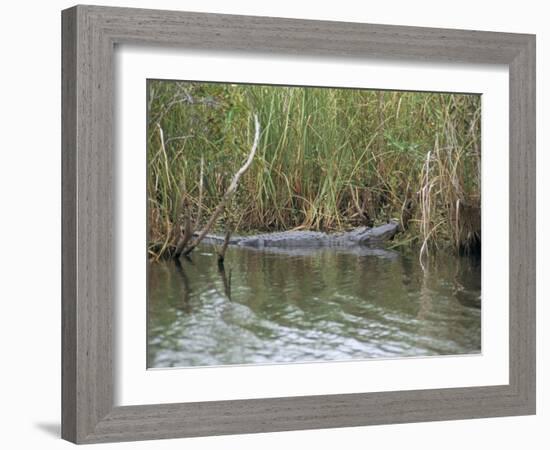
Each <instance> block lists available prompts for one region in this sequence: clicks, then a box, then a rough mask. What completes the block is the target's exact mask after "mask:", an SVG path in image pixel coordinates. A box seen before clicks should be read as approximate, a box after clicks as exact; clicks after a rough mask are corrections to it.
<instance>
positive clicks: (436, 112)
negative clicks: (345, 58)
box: [147, 80, 481, 254]
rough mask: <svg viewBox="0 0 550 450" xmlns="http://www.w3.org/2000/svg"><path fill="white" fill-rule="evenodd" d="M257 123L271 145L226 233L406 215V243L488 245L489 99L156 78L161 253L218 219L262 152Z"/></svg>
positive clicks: (151, 149)
mask: <svg viewBox="0 0 550 450" xmlns="http://www.w3.org/2000/svg"><path fill="white" fill-rule="evenodd" d="M253 114H257V115H258V117H259V121H260V125H261V138H260V145H259V148H258V151H257V154H256V157H255V159H254V161H253V163H252V166H251V167H250V169H249V170H248V171H247V172H246V173H245V174H244V176H243V177H242V179H241V181H240V183H239V186H238V189H237V192H236V194H235V196H234V198H233V199H232V201H231V204H230V205H229V207H228V214H226V215H225V217H224V218H223V219H222V220H220V221H219V223H218V228H219V229H220V230H222V229H223V228H224V221H228V220H229V221H231V223H232V225H233V227H234V228H235V230H236V231H237V232H240V233H246V232H252V231H264V232H265V231H280V230H289V229H295V228H303V229H311V230H322V231H336V230H342V229H347V228H350V227H354V226H358V225H365V224H366V225H371V226H372V225H376V224H378V223H382V222H385V221H387V220H389V219H390V218H396V219H398V220H399V221H400V222H401V225H402V232H401V233H400V234H399V235H398V236H397V237H396V239H395V240H394V242H393V245H394V246H407V247H411V248H413V249H415V248H418V249H419V251H421V253H422V254H429V252H431V251H434V249H436V248H451V249H454V250H456V251H472V250H476V249H479V243H480V229H481V225H480V193H481V191H480V187H481V183H480V181H481V180H480V165H481V159H480V146H481V121H480V118H481V100H480V97H479V96H478V95H460V94H440V93H418V92H393V91H386V92H383V91H372V90H357V89H327V88H301V87H281V86H260V85H233V84H221V83H220V84H215V83H195V82H193V83H191V82H172V81H160V80H153V81H149V82H148V121H147V126H148V134H147V139H148V141H147V157H148V159H147V161H148V175H147V192H148V215H149V217H148V220H149V242H150V244H155V245H156V248H157V249H158V248H159V246H158V243H163V244H164V246H160V248H161V249H162V248H163V247H166V245H168V244H169V243H170V242H172V241H173V239H174V236H175V234H177V231H176V229H177V224H178V223H179V222H180V216H181V215H182V214H184V213H187V214H189V215H191V216H192V218H193V220H195V221H197V216H198V215H199V209H201V210H202V213H201V218H202V219H201V220H202V221H205V220H207V219H208V217H209V215H210V214H211V213H212V211H213V210H214V209H215V207H216V206H217V204H218V203H219V202H220V200H221V198H222V197H223V194H224V192H225V190H226V189H227V187H228V185H229V183H230V180H231V178H232V176H233V175H234V174H235V172H236V171H237V170H238V169H239V167H240V166H241V165H242V164H243V161H244V160H245V158H246V156H247V154H248V152H249V150H250V147H251V145H252V141H253V138H254V123H253V118H252V117H253ZM201 159H202V160H203V161H204V163H203V177H202V184H203V193H202V196H201V195H199V193H200V191H201V189H200V184H201V176H200V173H201V169H200V168H201ZM182 198H185V199H186V202H187V204H188V205H189V206H188V208H187V211H182V208H181V207H180V205H181V203H182ZM199 205H200V206H199ZM201 220H198V221H201ZM157 252H158V250H157Z"/></svg>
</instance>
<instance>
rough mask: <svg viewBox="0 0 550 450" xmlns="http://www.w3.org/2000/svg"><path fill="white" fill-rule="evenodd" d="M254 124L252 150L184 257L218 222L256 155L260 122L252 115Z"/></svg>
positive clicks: (184, 252) (185, 251)
mask: <svg viewBox="0 0 550 450" xmlns="http://www.w3.org/2000/svg"><path fill="white" fill-rule="evenodd" d="M254 124H255V127H256V132H255V134H254V143H253V144H252V148H251V149H250V153H249V154H248V158H247V159H246V162H245V163H244V165H243V166H242V167H241V168H240V169H239V170H238V171H237V173H236V174H235V175H234V176H233V179H232V180H231V184H230V185H229V187H228V188H227V191H225V194H224V195H223V198H222V199H221V201H220V203H219V204H218V206H217V207H216V209H215V210H214V213H213V214H212V216H211V217H210V220H208V222H207V224H206V225H205V226H204V228H203V229H202V230H201V232H200V233H199V235H198V236H197V238H196V239H195V240H194V241H193V242H192V243H191V244H190V245H189V247H187V249H185V250H184V251H183V254H184V255H189V254H190V253H191V252H192V251H193V250H194V249H195V247H196V246H197V245H199V244H200V242H201V241H202V240H203V239H204V237H205V236H206V235H207V234H208V232H209V231H210V228H212V227H213V226H214V223H216V220H218V217H219V216H220V214H221V213H222V212H223V211H224V209H225V206H226V205H227V202H228V201H229V199H230V198H231V197H232V196H233V194H234V193H235V191H236V190H237V184H238V183H239V180H240V178H241V177H242V175H243V174H244V173H245V172H246V171H247V170H248V168H249V167H250V165H251V164H252V160H253V159H254V155H255V154H256V149H257V148H258V143H259V141H260V122H259V121H258V116H257V115H256V114H254Z"/></svg>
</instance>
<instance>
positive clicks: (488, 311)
mask: <svg viewBox="0 0 550 450" xmlns="http://www.w3.org/2000/svg"><path fill="white" fill-rule="evenodd" d="M115 66H116V69H115V71H116V76H115V79H116V83H117V84H116V88H115V92H116V93H117V94H116V104H115V111H116V116H115V117H116V123H115V129H116V130H117V131H116V132H115V135H116V137H117V138H116V139H117V141H116V152H117V163H116V167H117V172H116V175H117V181H118V184H117V187H118V191H117V192H118V193H117V195H116V197H117V202H118V204H119V208H120V209H119V211H120V213H119V216H118V223H117V228H116V233H115V239H116V243H117V249H116V254H117V261H118V268H117V273H118V275H119V278H118V283H117V290H116V297H115V298H116V305H117V306H116V311H117V312H116V317H115V355H114V361H115V374H116V382H115V403H116V404H118V405H139V404H145V403H172V402H192V401H208V400H233V399H243V398H262V397H263V398H265V397H284V396H295V395H320V394H337V393H354V392H377V391H387V390H412V389H430V388H443V387H464V386H483V385H498V384H507V383H508V343H509V341H508V324H509V318H508V284H507V283H502V282H501V280H502V279H507V277H508V226H507V225H508V217H509V215H508V211H509V207H508V191H507V189H506V188H505V187H506V186H507V183H508V140H509V135H508V90H509V86H508V70H507V68H505V67H504V66H481V65H475V66H474V65H456V64H454V65H451V64H437V65H436V64H429V65H428V64H412V63H407V64H406V63H400V64H395V63H394V62H388V61H376V60H361V61H360V62H358V61H349V60H348V61H341V60H340V61H338V63H336V64H335V63H334V62H331V61H327V60H324V61H321V60H319V59H316V60H308V61H297V60H296V59H295V58H292V59H289V58H284V57H273V56H265V55H264V56H258V55H255V56H249V57H245V56H242V55H241V56H237V55H235V54H232V55H227V54H220V53H217V54H212V53H210V54H204V53H201V54H200V55H197V54H196V52H184V51H181V50H180V51H175V50H164V51H159V49H158V48H150V47H148V48H144V47H128V46H126V47H125V46H122V47H119V48H118V49H117V56H116V59H115ZM219 67H223V68H224V69H223V71H222V72H220V71H219ZM147 78H164V79H190V80H210V81H241V82H248V83H259V82H260V83H270V84H283V83H288V84H292V85H305V84H311V83H315V84H318V85H320V86H354V87H369V88H388V89H406V90H423V91H426V90H430V89H431V90H435V91H453V90H455V91H456V92H472V93H474V92H475V93H482V99H481V102H482V111H483V120H482V128H481V136H482V142H481V148H482V149H483V164H482V178H483V182H482V183H483V185H482V195H481V196H482V206H481V210H482V226H483V229H482V235H483V236H484V238H483V242H482V253H483V255H484V256H483V261H482V268H481V272H482V274H483V277H482V292H483V311H482V319H483V320H482V338H481V341H482V355H479V354H478V355H459V356H447V357H445V358H442V357H424V358H397V359H393V360H390V359H370V360H368V359H367V360H363V361H360V360H355V361H347V362H345V363H343V362H324V363H319V362H317V363H315V362H314V363H311V362H310V363H302V364H271V365H247V366H246V365H243V366H225V367H217V368H212V367H205V368H196V367H195V368H191V369H190V368H187V369H171V370H145V367H146V358H145V357H146V352H145V351H144V349H143V347H142V346H140V345H136V342H146V340H147V336H146V326H145V325H146V309H147V308H146V295H145V293H146V290H147V289H146V276H145V273H146V261H145V258H143V242H144V241H145V239H146V224H145V220H144V217H145V216H146V208H145V207H146V205H145V202H144V201H143V198H145V195H146V194H145V191H146V173H145V169H146V166H147V163H146V151H145V143H146V141H147V139H146V126H145V115H144V114H143V111H145V110H146V96H145V95H144V92H145V84H146V79H147ZM140 149H141V151H139V150H140ZM136 150H137V151H136ZM320 370H321V371H322V372H319V371H320ZM403 373H406V374H407V376H406V377H403V376H402V374H403ZM219 380H224V382H223V383H220V382H219ZM342 380H345V383H342ZM228 386H231V388H230V389H228Z"/></svg>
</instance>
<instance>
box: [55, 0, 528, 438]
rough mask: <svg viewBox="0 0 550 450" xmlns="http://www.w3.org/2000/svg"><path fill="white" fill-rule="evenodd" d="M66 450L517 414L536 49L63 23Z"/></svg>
mask: <svg viewBox="0 0 550 450" xmlns="http://www.w3.org/2000/svg"><path fill="white" fill-rule="evenodd" d="M62 31H63V34H62V39H63V46H62V83H63V89H62V96H63V97H62V121H63V129H62V147H63V148H62V159H63V168H62V174H63V186H62V195H63V199H62V204H63V220H62V224H63V248H62V255H63V264H62V266H63V280H62V293H63V298H62V311H63V315H62V355H63V361H62V376H63V387H62V410H63V411H62V436H63V438H64V439H67V440H69V441H72V442H75V443H95V442H113V441H128V440H142V439H161V438H178V437H191V436H208V435H219V434H235V433H256V432H271V431H284V430H298V429H316V428H331V427H346V426H361V425H370V424H389V423H403V422H415V421H437V420H451V419H465V418H478V417H495V416H509V415H525V414H534V413H535V392H536V383H535V260H536V258H535V37H534V36H533V35H523V34H507V33H494V32H482V31H466V30H449V29H433V28H417V27H404V26H389V25H372V24H360V23H341V22H326V21H307V20H296V19H280V18H267V17H248V16H231V15H218V14H203V13H188V12H175V11H157V10H141V9H128V8H109V7H99V6H75V7H73V8H70V9H67V10H65V11H63V13H62Z"/></svg>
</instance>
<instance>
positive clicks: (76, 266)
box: [62, 6, 535, 443]
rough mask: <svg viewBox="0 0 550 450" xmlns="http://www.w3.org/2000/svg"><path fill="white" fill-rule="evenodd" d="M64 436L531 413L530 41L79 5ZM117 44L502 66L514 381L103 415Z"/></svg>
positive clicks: (69, 130)
mask: <svg viewBox="0 0 550 450" xmlns="http://www.w3.org/2000/svg"><path fill="white" fill-rule="evenodd" d="M62 16H63V17H62V31H63V33H62V34H63V45H62V52H63V57H62V65H63V67H62V82H63V90H62V92H63V94H62V103H63V113H62V119H63V128H62V133H63V138H62V153H63V156H62V173H63V184H62V191H63V194H62V195H63V199H62V204H63V218H62V224H63V248H62V254H63V272H62V273H63V275H62V276H63V280H62V302H63V307H62V311H63V319H62V326H63V330H62V346H63V349H62V355H63V368H62V373H63V389H62V392H63V394H62V401H63V414H62V435H63V438H65V439H67V440H70V441H72V442H77V443H92V442H108V441H123V440H137V439H160V438H175V437H185V436H206V435H214V434H231V433H255V432H268V431H283V430H294V429H312V428H326V427H343V426H359V425H368V424H383V423H400V422H411V421H433V420H448V419H464V418H474V417H489V416H507V415H518V414H533V413H534V412H535V38H534V36H532V35H523V34H508V33H492V32H482V31H466V30H446V29H433V28H418V27H401V26H388V25H370V24H357V23H341V22H327V21H306V20H294V19H275V18H266V17H245V16H232V15H217V14H200V13H186V12H174V11H155V10H142V9H127V8H107V7H94V6H77V7H74V8H71V9H68V10H65V11H63V14H62ZM116 44H143V45H159V46H176V47H180V48H188V49H197V50H223V51H231V52H246V53H249V54H250V53H252V54H254V53H263V54H265V53H272V54H287V55H288V54H290V55H299V56H301V57H316V58H324V57H327V58H330V59H331V60H334V59H338V58H358V59H362V58H373V57H375V58H390V59H398V60H407V61H423V62H428V63H429V62H436V61H437V62H441V61H448V62H459V63H473V64H478V63H483V64H507V65H508V66H509V68H510V299H509V301H510V383H509V384H508V385H503V386H487V387H473V388H459V389H437V390H419V391H403V392H385V393H361V394H345V395H323V396H308V397H287V398H278V399H253V400H236V401H217V402H203V403H180V404H169V405H142V406H122V407H114V406H113V375H114V374H113V360H112V358H113V350H112V345H113V311H114V280H115V266H116V264H115V261H114V257H115V255H114V254H113V250H112V249H113V248H114V245H113V244H114V235H113V233H114V220H115V219H114V217H115V211H116V203H115V198H116V197H115V195H114V189H115V180H114V166H113V164H114V162H113V161H114V160H115V156H116V155H115V154H114V151H115V149H114V144H113V142H114V139H113V125H112V119H113V79H114V68H113V51H114V46H115V45H116Z"/></svg>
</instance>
